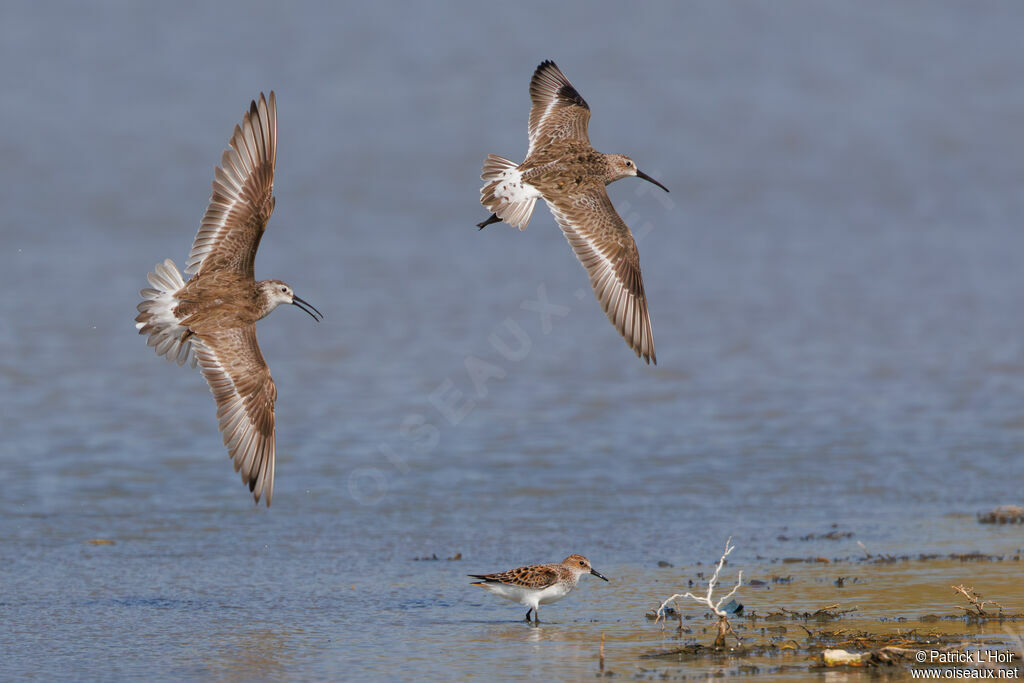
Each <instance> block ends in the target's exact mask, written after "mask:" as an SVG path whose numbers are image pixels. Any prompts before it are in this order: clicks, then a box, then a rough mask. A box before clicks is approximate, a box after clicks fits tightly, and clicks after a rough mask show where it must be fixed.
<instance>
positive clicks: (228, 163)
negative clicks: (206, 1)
mask: <svg viewBox="0 0 1024 683" xmlns="http://www.w3.org/2000/svg"><path fill="white" fill-rule="evenodd" d="M276 158H277V106H276V99H275V97H274V93H273V92H271V93H270V99H269V102H268V100H267V99H266V98H265V97H264V96H263V95H262V94H261V95H260V99H259V102H256V101H253V102H252V103H251V104H250V107H249V111H248V112H247V113H246V114H245V116H244V117H243V120H242V123H241V125H239V126H235V131H234V134H233V135H232V137H231V142H230V148H229V149H228V150H226V151H225V152H224V154H223V156H222V157H221V165H220V166H219V167H217V168H216V170H215V172H214V181H213V191H212V194H211V197H210V203H209V206H208V208H207V209H206V213H205V214H204V216H203V219H202V222H201V224H200V227H199V232H198V234H197V235H196V238H195V241H194V242H193V245H192V250H191V252H190V253H189V257H188V261H187V262H186V269H185V272H186V273H192V274H193V275H192V277H191V279H189V280H188V282H183V280H182V277H181V275H180V273H178V270H177V268H176V267H175V266H174V264H173V263H172V262H171V261H170V260H167V261H165V262H164V263H163V264H160V265H158V266H157V268H156V272H155V273H151V274H150V277H149V280H150V283H151V284H152V285H153V287H152V288H147V289H144V290H142V296H143V298H144V299H145V300H144V301H143V302H142V303H141V304H139V307H138V310H139V315H138V316H137V317H136V318H135V321H136V327H137V328H138V330H139V333H140V334H145V335H149V343H150V345H151V346H154V347H156V351H157V353H158V354H160V355H166V356H167V357H168V359H169V360H177V361H178V363H179V364H184V362H185V361H186V360H191V361H192V365H193V366H194V365H195V364H196V363H198V365H199V367H200V370H201V371H202V374H203V377H205V378H206V381H207V382H208V383H209V385H210V390H211V391H212V392H213V396H214V399H215V400H216V402H217V418H218V423H219V427H220V431H221V433H222V435H223V438H224V444H225V445H226V446H227V448H228V452H229V453H230V456H231V458H232V460H233V462H234V467H235V470H236V471H238V472H241V476H242V481H243V482H245V483H246V484H248V486H249V490H250V491H252V493H253V497H254V499H255V500H256V501H257V502H259V500H260V497H261V496H265V500H266V504H267V505H268V506H269V505H270V502H271V499H272V498H273V492H274V461H275V440H274V403H275V401H276V400H277V387H276V386H275V385H274V380H273V378H272V377H271V376H270V369H269V368H268V367H267V363H266V361H265V360H264V359H263V354H262V353H260V347H259V344H258V343H257V341H256V325H255V323H256V321H257V320H260V319H262V318H264V317H266V316H267V315H268V314H269V313H270V312H271V311H273V310H274V308H276V307H277V306H278V305H279V304H281V303H292V304H295V305H297V306H299V307H300V308H303V310H306V312H307V313H309V314H310V315H313V312H312V311H315V310H316V309H315V308H312V306H309V304H307V303H306V302H304V301H303V300H302V299H300V298H299V297H296V296H295V295H294V293H293V292H292V291H291V288H290V287H289V286H288V285H287V284H285V283H284V282H281V281H280V280H262V281H259V282H257V281H256V280H255V279H254V275H253V263H254V261H255V258H256V250H257V249H258V248H259V244H260V238H261V237H262V236H263V232H264V231H265V230H266V228H267V221H268V220H269V219H270V215H271V214H272V213H273V211H274V194H273V192H274V164H275V161H276ZM305 306H309V308H310V309H312V310H309V309H307V308H305ZM317 313H319V312H318V311H317ZM313 317H314V318H316V316H315V315H314V316H313Z"/></svg>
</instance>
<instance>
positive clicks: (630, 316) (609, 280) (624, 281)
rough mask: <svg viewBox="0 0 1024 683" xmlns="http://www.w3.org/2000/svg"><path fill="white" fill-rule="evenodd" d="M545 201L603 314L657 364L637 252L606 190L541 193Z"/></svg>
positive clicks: (634, 346) (634, 345)
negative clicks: (580, 265) (554, 195)
mask: <svg viewBox="0 0 1024 683" xmlns="http://www.w3.org/2000/svg"><path fill="white" fill-rule="evenodd" d="M545 201H547V203H548V206H549V207H550V209H551V213H552V214H554V216H555V220H557V221H558V225H559V227H561V228H562V232H563V233H564V234H565V237H566V239H567V240H568V241H569V244H570V245H571V246H572V248H573V251H574V252H575V253H576V257H577V258H578V259H579V261H580V263H581V264H583V267H584V268H585V269H586V270H587V273H588V274H589V275H590V284H591V286H592V287H593V289H594V295H595V296H596V297H597V300H598V301H599V302H600V303H601V308H602V309H604V312H605V314H606V315H607V316H608V320H609V321H611V323H612V325H614V326H615V329H617V330H618V331H619V334H621V335H622V337H623V338H624V339H625V340H626V343H627V344H629V347H630V348H631V349H633V351H635V352H636V355H637V356H639V357H641V358H643V359H644V360H645V361H647V362H648V363H654V364H655V365H657V363H658V359H657V357H656V356H655V354H654V336H653V334H652V333H651V318H650V315H649V313H648V310H647V297H646V296H645V294H644V282H643V276H642V275H641V273H640V254H639V252H638V251H637V249H636V242H635V241H634V240H633V234H632V233H631V232H630V230H629V226H627V225H626V223H625V221H623V220H622V217H620V216H619V214H618V212H617V211H616V210H615V207H614V206H613V205H612V202H611V199H610V198H609V197H608V192H607V191H605V189H604V188H603V187H600V186H596V185H592V186H589V187H586V188H584V189H583V190H582V191H581V192H579V193H575V194H568V195H560V196H558V197H554V198H551V199H549V198H547V197H545Z"/></svg>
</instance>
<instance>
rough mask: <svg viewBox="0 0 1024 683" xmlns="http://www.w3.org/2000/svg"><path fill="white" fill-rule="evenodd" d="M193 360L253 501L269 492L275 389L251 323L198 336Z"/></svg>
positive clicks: (236, 468)
mask: <svg viewBox="0 0 1024 683" xmlns="http://www.w3.org/2000/svg"><path fill="white" fill-rule="evenodd" d="M195 354H196V358H197V359H198V360H199V367H200V369H201V370H202V372H203V376H204V377H205V378H206V381H207V382H209V384H210V390H211V391H212V392H213V398H214V399H215V400H216V401H217V420H218V423H219V427H220V432H221V434H222V436H223V438H224V445H225V446H227V447H228V453H229V454H230V456H231V459H232V460H233V461H234V465H235V471H236V472H241V474H242V481H243V482H245V483H246V484H248V485H249V490H250V491H252V492H253V497H254V498H255V499H256V502H257V503H258V502H259V500H260V496H261V495H263V494H264V493H266V496H267V498H266V501H267V506H268V507H269V506H270V500H271V498H272V497H273V495H274V402H275V401H276V400H277V387H276V386H275V385H274V380H273V378H272V377H271V376H270V368H268V367H267V363H266V361H264V360H263V354H262V353H260V347H259V345H258V344H257V343H256V326H255V325H248V326H246V327H235V328H230V329H226V330H223V331H217V332H214V333H211V334H204V335H203V336H202V344H199V345H197V346H196V349H195Z"/></svg>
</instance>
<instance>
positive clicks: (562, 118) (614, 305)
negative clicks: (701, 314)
mask: <svg viewBox="0 0 1024 683" xmlns="http://www.w3.org/2000/svg"><path fill="white" fill-rule="evenodd" d="M530 100H531V101H532V107H531V109H530V125H529V137H530V147H529V150H528V151H527V153H526V160H525V161H524V162H523V163H521V164H516V163H515V162H514V161H510V160H508V159H504V158H502V157H499V156H496V155H494V154H489V155H487V160H486V161H485V162H484V168H483V174H482V175H481V176H480V177H481V179H483V180H484V181H485V184H484V186H483V188H482V189H481V190H480V203H481V204H483V205H484V206H485V207H486V208H487V209H488V210H489V211H492V212H493V213H492V214H491V216H490V217H489V218H488V219H487V220H485V221H483V222H481V223H478V224H477V226H478V227H479V228H480V229H481V230H482V229H483V228H485V227H486V226H488V225H490V224H491V223H498V222H501V221H505V222H506V223H508V224H509V225H513V226H515V227H517V228H519V229H520V230H523V229H525V228H526V225H527V224H528V223H529V222H530V216H531V215H532V214H533V208H534V205H535V204H536V202H537V199H538V198H540V199H543V200H544V201H545V202H547V205H548V208H549V209H550V210H551V213H552V214H554V216H555V220H556V221H557V222H558V225H559V227H561V228H562V232H563V233H564V234H565V236H566V238H567V239H568V240H569V244H570V245H571V246H572V248H573V251H575V252H576V257H577V258H578V259H579V260H580V263H582V264H583V266H584V267H585V268H586V269H587V272H588V273H589V275H590V284H591V286H592V287H593V288H594V294H595V295H596V296H597V299H598V301H599V302H600V303H601V307H602V308H603V309H604V312H605V314H606V315H607V316H608V319H609V320H610V321H611V323H612V325H614V326H615V329H617V330H618V331H619V334H621V335H622V336H623V338H624V339H625V340H626V343H627V344H629V347H630V348H631V349H633V351H635V352H636V355H637V356H639V357H641V358H643V359H644V360H645V361H646V362H648V363H652V362H653V363H655V364H657V362H658V360H657V358H656V357H655V355H654V338H653V337H652V335H651V319H650V316H649V314H648V312H647V298H646V297H645V296H644V282H643V278H642V277H641V275H640V255H639V253H638V252H637V250H636V242H635V241H634V240H633V234H632V233H631V232H630V231H629V226H627V225H626V223H625V222H624V221H623V220H622V218H621V217H620V216H619V214H618V212H616V211H615V207H614V206H612V202H611V199H609V198H608V192H607V190H605V186H606V185H608V184H609V183H612V182H614V181H616V180H619V179H620V178H628V177H633V176H635V177H638V178H643V179H644V180H647V181H649V182H651V183H654V184H655V185H657V186H658V187H660V188H661V189H663V190H665V191H666V192H668V188H666V187H665V186H664V185H662V184H661V183H659V182H658V181H657V180H655V179H654V178H651V177H650V176H649V175H647V174H646V173H643V172H642V171H640V169H638V168H637V167H636V163H634V162H633V160H632V159H630V158H629V157H627V156H625V155H622V154H601V153H600V152H598V151H596V150H595V149H594V148H593V147H591V145H590V139H589V138H588V137H587V122H588V121H590V107H589V106H587V103H586V101H584V99H583V98H582V97H580V94H579V93H578V92H577V91H576V89H575V88H574V87H573V86H572V83H570V82H569V79H567V78H566V77H565V75H564V74H563V73H562V72H561V71H560V70H559V69H558V67H557V66H556V65H555V63H554V62H552V61H545V62H542V63H541V65H540V66H538V67H537V70H536V71H535V72H534V74H533V79H532V80H531V81H530Z"/></svg>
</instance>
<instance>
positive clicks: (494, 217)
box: [476, 213, 501, 230]
mask: <svg viewBox="0 0 1024 683" xmlns="http://www.w3.org/2000/svg"><path fill="white" fill-rule="evenodd" d="M500 222H501V219H500V218H498V214H496V213H492V214H491V217H490V218H488V219H487V220H485V221H481V222H480V223H477V224H476V227H478V228H480V229H481V230H483V229H484V228H486V227H487V226H488V225H490V224H491V223H500Z"/></svg>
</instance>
